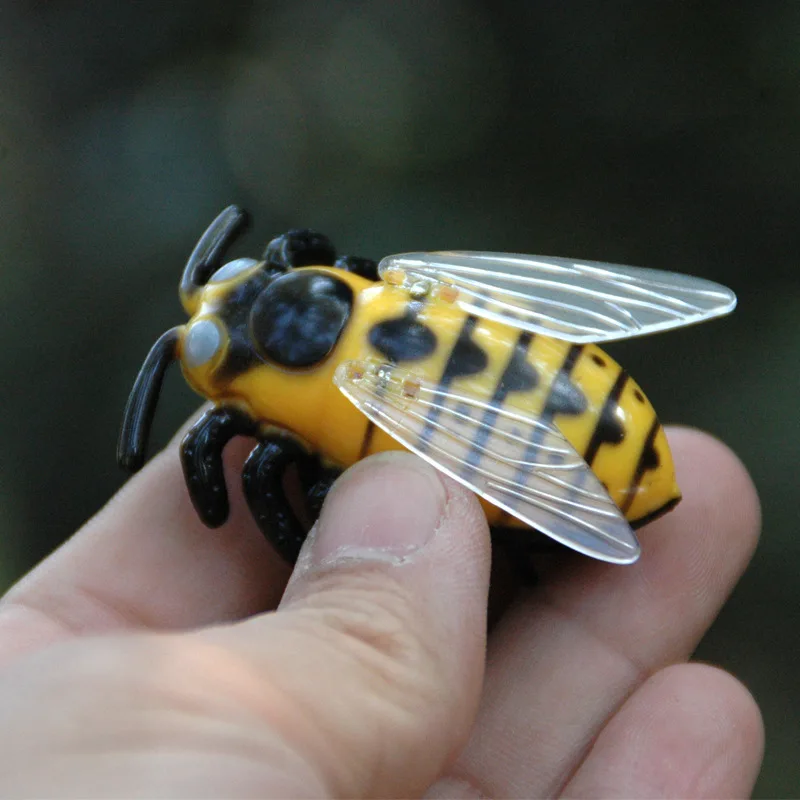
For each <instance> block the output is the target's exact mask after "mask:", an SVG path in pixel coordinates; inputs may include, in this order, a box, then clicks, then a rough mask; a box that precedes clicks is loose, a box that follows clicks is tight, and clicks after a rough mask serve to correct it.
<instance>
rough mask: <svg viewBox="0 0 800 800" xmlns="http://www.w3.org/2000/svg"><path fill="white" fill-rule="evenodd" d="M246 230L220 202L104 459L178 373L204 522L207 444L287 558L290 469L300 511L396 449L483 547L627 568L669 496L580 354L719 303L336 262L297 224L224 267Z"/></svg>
mask: <svg viewBox="0 0 800 800" xmlns="http://www.w3.org/2000/svg"><path fill="white" fill-rule="evenodd" d="M247 224H248V217H247V214H246V213H245V212H244V211H242V210H241V209H239V208H237V207H235V206H231V207H229V208H227V209H225V210H224V211H223V212H222V213H221V214H220V215H219V216H218V217H217V219H216V220H214V222H213V223H212V224H211V226H210V227H209V228H208V230H207V231H206V232H205V234H204V235H203V236H202V238H201V239H200V241H199V242H198V244H197V246H196V247H195V249H194V252H193V253H192V255H191V257H190V258H189V261H188V263H187V265H186V268H185V270H184V273H183V277H182V279H181V283H180V296H181V301H182V303H183V307H184V309H185V310H186V312H187V314H188V315H189V316H190V320H189V322H188V323H187V324H186V325H182V326H179V327H176V328H172V329H171V330H169V331H167V332H166V333H165V334H163V336H161V338H160V339H159V340H158V341H157V342H156V344H155V345H154V346H153V348H152V350H151V351H150V353H149V355H148V356H147V358H146V360H145V362H144V365H143V366H142V369H141V371H140V373H139V376H138V378H137V380H136V383H135V385H134V387H133V390H132V392H131V395H130V398H129V400H128V404H127V407H126V409H125V415H124V420H123V424H122V431H121V435H120V440H119V448H118V453H117V456H118V460H119V463H120V464H121V465H122V466H123V467H125V468H126V469H128V470H131V471H135V470H137V469H139V468H140V467H141V466H142V464H143V462H144V458H145V449H146V444H147V439H148V435H149V432H150V427H151V422H152V419H153V415H154V412H155V406H156V403H157V400H158V395H159V392H160V389H161V384H162V380H163V376H164V372H165V370H166V368H167V366H168V365H169V364H170V363H171V362H173V361H180V364H181V368H182V370H183V374H184V376H185V377H186V380H187V381H188V383H189V385H190V386H191V387H192V388H193V389H194V390H196V391H197V392H199V393H200V394H201V395H203V396H204V397H206V398H208V399H209V400H211V401H212V402H213V404H214V406H213V408H212V409H211V410H210V411H208V412H207V413H206V414H205V415H204V416H203V417H202V418H201V419H200V420H199V421H198V422H197V423H196V424H195V425H194V426H193V427H192V429H191V430H190V431H189V433H188V434H187V436H186V438H185V439H184V441H183V443H182V446H181V456H182V462H183V468H184V472H185V476H186V484H187V486H188V489H189V494H190V496H191V499H192V502H193V503H194V506H195V508H196V509H197V512H198V514H199V515H200V517H201V518H202V520H203V522H205V523H206V524H207V525H209V526H210V527H216V526H219V525H221V524H222V523H223V522H225V520H226V518H227V515H228V496H227V490H226V486H225V482H224V477H223V468H222V450H223V448H224V447H225V445H226V444H227V442H229V441H230V439H231V438H232V437H234V436H253V437H255V438H256V439H257V440H258V444H257V446H256V447H255V449H254V450H253V451H252V453H251V454H250V456H249V457H248V459H247V461H246V463H245V465H244V468H243V474H242V480H243V484H244V493H245V496H246V498H247V502H248V504H249V506H250V509H251V511H252V513H253V515H254V517H255V519H256V520H257V522H258V524H259V526H260V527H261V529H262V530H263V532H264V534H265V535H266V536H267V537H268V539H269V540H270V541H271V542H272V544H273V545H274V547H275V548H276V549H277V551H278V552H279V553H280V554H281V555H282V556H283V557H284V558H285V559H287V560H288V561H290V562H293V561H294V560H295V559H296V558H297V555H298V552H299V549H300V546H301V545H302V543H303V540H304V538H305V535H306V530H305V528H304V526H303V525H302V524H301V523H300V521H299V519H298V516H297V514H296V512H295V509H294V507H293V505H292V503H290V502H289V500H288V498H287V497H286V494H285V490H284V478H285V476H286V472H287V470H288V469H289V468H290V467H294V468H295V469H296V471H297V475H298V476H299V481H300V485H301V487H302V490H303V494H304V496H305V499H306V500H307V506H308V512H309V514H310V515H311V516H314V515H316V514H318V513H319V509H320V507H321V505H322V501H323V500H324V497H325V495H326V493H327V491H328V490H329V489H330V487H331V485H332V483H333V481H334V480H335V479H336V477H337V476H338V475H339V474H340V473H341V471H342V470H343V469H345V468H346V467H348V466H349V465H351V464H353V463H354V462H355V461H357V460H359V459H361V458H364V457H365V456H367V455H369V454H371V453H377V452H380V451H383V450H390V449H404V448H405V449H408V450H411V451H413V452H415V453H417V454H418V455H420V456H421V457H422V458H424V459H426V460H427V461H428V462H430V463H431V464H433V465H434V466H435V467H436V468H438V469H439V470H441V471H442V472H445V473H447V474H448V475H450V476H451V477H452V478H454V479H455V480H457V481H460V482H461V483H462V484H464V485H465V486H467V487H469V488H470V489H472V490H473V491H475V492H476V493H477V494H478V495H480V496H481V498H483V502H484V508H485V510H486V512H487V517H488V520H489V523H490V525H491V526H492V529H493V533H494V534H495V535H496V536H497V537H498V539H499V540H501V541H502V540H504V539H505V540H507V541H509V542H517V543H519V542H523V543H525V542H528V541H530V542H533V541H535V538H536V534H535V533H534V531H532V530H531V529H532V528H533V529H535V531H539V532H540V533H543V534H546V535H547V536H549V537H551V538H552V539H554V540H556V541H557V542H561V543H562V544H564V545H567V546H568V547H571V548H573V549H575V550H577V551H579V552H581V553H584V554H586V555H589V556H592V557H594V558H598V559H601V560H604V561H609V562H615V563H620V564H627V563H632V562H634V561H635V560H636V559H637V558H638V556H639V544H638V542H637V539H636V536H635V534H634V532H633V529H635V528H637V527H639V526H641V525H643V524H645V523H646V522H649V521H650V520H652V519H654V518H655V517H657V516H659V515H661V514H663V513H665V512H666V511H668V510H669V509H671V508H672V507H673V506H674V505H675V504H676V503H677V502H678V501H679V499H680V491H679V489H678V486H677V484H676V481H675V473H674V467H673V463H672V457H671V454H670V451H669V446H668V444H667V440H666V437H665V435H664V431H663V429H662V427H661V425H660V424H659V422H658V419H657V418H656V415H655V412H654V411H653V408H652V406H651V405H650V403H649V401H648V400H647V398H646V397H645V396H644V394H643V392H642V391H641V389H640V388H639V387H638V386H637V385H636V384H635V383H634V381H633V380H632V379H631V378H629V377H628V375H627V373H625V372H624V371H623V370H622V369H621V368H620V367H619V366H618V365H617V364H616V363H615V362H614V361H613V360H612V359H611V358H610V357H609V356H608V355H606V353H604V352H603V351H602V350H600V349H599V348H598V347H597V346H596V343H598V342H608V341H613V340H617V339H627V338H630V337H634V336H642V335H644V334H648V333H654V332H656V331H662V330H668V329H670V328H678V327H682V326H684V325H691V324H694V323H697V322H701V321H703V320H707V319H711V318H712V317H717V316H721V315H723V314H727V313H729V312H730V311H732V310H733V308H734V306H735V305H736V298H735V296H734V294H733V293H732V292H731V291H730V290H728V289H726V288H725V287H723V286H720V285H718V284H715V283H711V282H709V281H705V280H700V279H698V278H693V277H689V276H685V275H677V274H672V273H668V272H659V271H654V270H646V269H638V268H633V267H625V266H617V265H612V264H603V263H597V262H588V261H570V260H567V259H562V258H543V257H537V256H524V255H509V254H500V253H480V252H474V253H470V252H440V253H409V254H404V255H396V256H390V257H388V258H385V259H384V260H383V261H381V262H380V264H379V265H376V264H375V262H374V261H370V260H368V259H363V258H355V257H344V258H339V259H338V260H337V258H336V254H335V251H334V249H333V247H332V245H331V243H330V242H329V241H328V239H327V238H325V237H324V236H322V235H320V234H316V233H313V232H311V231H306V230H299V231H290V232H289V233H287V234H285V235H283V236H280V237H278V238H277V239H274V240H273V241H272V242H270V244H269V245H268V246H267V248H266V251H265V253H264V255H263V258H262V259H261V260H255V259H251V258H239V259H236V260H234V261H229V262H228V263H223V261H224V255H225V253H226V251H227V250H228V248H229V246H230V245H231V243H232V242H233V241H234V240H235V239H236V238H237V237H238V236H239V235H240V233H241V232H242V231H243V229H244V228H245V227H246V226H247Z"/></svg>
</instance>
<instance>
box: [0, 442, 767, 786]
mask: <svg viewBox="0 0 800 800" xmlns="http://www.w3.org/2000/svg"><path fill="white" fill-rule="evenodd" d="M669 435H670V441H671V446H672V448H673V453H674V455H675V460H676V463H677V470H678V478H679V480H680V482H681V486H682V488H683V491H684V501H683V502H682V503H681V505H680V506H679V507H678V509H677V510H676V511H675V512H673V513H672V514H670V515H668V516H667V517H665V518H663V519H662V520H659V521H658V522H656V523H654V524H653V525H651V526H649V527H648V528H647V529H645V530H643V531H641V532H640V536H641V541H642V545H643V554H642V557H641V559H640V561H639V562H638V563H637V564H636V565H634V566H631V567H619V566H610V565H605V564H600V563H597V562H593V561H590V560H588V559H586V558H582V557H580V556H576V555H574V554H570V553H565V552H562V553H558V554H556V555H548V556H546V557H542V559H541V560H540V571H541V573H542V576H543V577H542V580H541V583H540V584H539V585H538V586H537V587H536V588H534V589H523V590H521V589H519V588H515V587H514V586H513V585H512V584H510V583H509V582H508V581H506V580H504V578H503V572H504V568H503V563H502V559H499V558H498V559H497V565H496V568H495V576H494V582H493V598H494V599H493V604H492V605H493V608H492V619H493V623H492V625H491V626H490V632H489V634H488V638H487V635H486V630H487V624H486V608H487V593H488V587H489V575H490V547H489V539H488V534H487V529H486V525H485V520H484V519H483V517H482V515H481V512H480V508H479V506H478V503H477V502H476V501H475V499H474V498H473V497H472V496H471V495H470V494H469V493H468V492H466V491H465V490H464V489H462V488H461V487H459V486H458V485H456V484H455V483H453V482H451V481H449V480H446V479H442V478H441V477H440V476H438V475H437V474H436V473H434V472H433V471H432V470H431V469H430V468H429V467H427V466H426V465H425V464H424V463H423V462H421V461H420V460H418V459H416V458H415V457H413V456H410V455H407V454H401V453H392V454H386V455H383V456H379V457H377V458H373V459H369V460H368V461H366V462H362V463H361V464H359V465H357V466H355V467H354V468H352V469H351V470H349V471H348V472H347V473H346V474H345V475H344V476H343V478H342V479H341V480H340V482H339V483H338V484H337V486H336V488H335V489H334V490H333V492H332V494H331V496H330V497H329V499H328V501H327V503H326V506H325V508H324V509H323V514H322V517H321V519H320V522H319V524H318V525H317V527H316V528H315V530H314V532H313V534H312V536H311V537H310V540H309V542H308V543H307V546H306V548H305V549H304V551H303V553H302V556H301V559H300V562H299V563H298V566H297V568H296V569H295V570H294V573H293V574H292V575H291V580H289V583H288V586H286V581H287V579H288V578H289V570H288V569H287V568H286V567H285V566H284V565H282V564H281V563H280V562H279V561H278V560H277V558H276V557H275V556H274V554H273V553H272V551H271V549H270V548H269V546H268V545H267V544H266V543H265V541H264V540H263V538H262V537H261V535H260V534H259V533H258V531H257V530H256V528H255V526H254V524H253V523H252V522H251V520H250V519H249V517H248V514H247V511H246V509H245V507H244V503H243V500H242V497H241V496H240V493H239V492H232V498H231V499H232V517H231V520H230V522H229V523H228V525H227V526H226V527H224V528H222V529H220V530H218V531H210V530H208V529H206V528H204V527H203V526H202V525H201V523H200V522H199V521H198V520H197V517H196V515H195V514H194V512H193V510H192V508H191V506H190V505H189V501H188V499H187V496H186V491H185V489H184V488H183V486H182V476H181V473H180V467H179V464H178V458H177V448H176V446H175V443H173V444H172V445H171V446H170V447H168V448H167V450H166V451H165V452H164V453H162V454H161V455H160V456H158V457H157V458H155V459H154V460H153V461H152V462H151V463H150V464H149V465H148V466H147V467H146V468H145V469H144V470H143V471H142V472H141V473H139V474H138V475H136V476H135V477H134V478H133V479H132V480H131V481H129V483H128V484H127V485H126V486H125V488H124V489H123V490H122V491H121V492H120V493H119V494H118V495H117V496H116V497H115V498H114V499H113V500H112V501H111V502H110V503H109V504H108V506H107V507H106V508H104V509H103V510H102V511H101V512H100V513H99V514H98V515H97V516H96V517H94V519H92V520H91V521H90V522H89V523H88V524H87V525H86V526H85V527H84V528H83V529H82V530H80V531H79V532H78V533H77V534H76V535H75V536H74V537H73V538H72V539H71V540H70V541H69V542H67V543H66V544H65V545H64V546H63V547H61V548H60V549H59V550H58V551H56V552H55V553H54V554H53V555H52V556H51V557H50V558H48V559H47V560H46V561H45V562H44V563H42V564H41V565H40V566H39V567H38V568H36V569H35V570H34V571H33V572H32V573H31V574H29V575H28V576H27V577H25V578H24V579H23V580H22V581H21V582H20V583H19V584H18V585H17V586H15V587H14V588H13V589H12V590H11V591H10V592H9V593H8V594H7V595H6V597H5V598H4V599H3V600H2V603H0V796H2V797H9V798H11V797H43V796H47V797H52V798H65V797H81V798H93V797H104V798H107V797H141V798H153V797H171V798H181V797H185V798H202V797H226V798H245V797H248V798H250V797H259V798H268V797H276V798H277V797H385V796H394V797H413V796H420V795H427V796H430V797H467V798H468V797H495V796H496V797H539V796H551V795H558V796H564V797H583V798H586V797H637V798H644V797H667V796H671V797H684V798H686V797H739V796H742V797H743V796H746V795H748V794H749V793H750V791H751V789H752V786H753V783H754V780H755V778H756V775H757V772H758V768H759V765H760V762H761V755H762V747H763V730H762V722H761V717H760V715H759V712H758V709H757V706H756V705H755V703H754V701H753V699H752V697H751V696H750V694H749V693H748V692H747V690H746V689H745V688H744V687H743V686H742V685H741V684H740V683H738V682H737V681H736V679H734V678H733V677H731V676H730V675H728V674H727V673H725V672H723V671H721V670H718V669H716V668H714V667H711V666H707V665H701V664H692V663H688V662H687V660H688V658H689V656H690V654H691V652H692V650H693V648H694V647H695V646H696V644H697V642H698V641H699V639H700V637H701V636H702V635H703V633H704V631H706V630H707V628H708V627H709V625H710V624H711V622H712V621H713V620H714V618H715V616H716V615H717V613H718V611H719V610H720V607H721V606H722V604H723V603H724V601H725V599H726V597H727V596H728V594H729V592H730V591H731V589H732V588H733V586H734V585H735V583H736V581H737V579H738V578H739V576H740V575H741V573H742V571H743V570H744V568H745V566H746V564H747V562H748V560H749V559H750V556H751V554H752V552H753V548H754V546H755V543H756V538H757V532H758V528H759V508H758V501H757V498H756V494H755V491H754V489H753V486H752V484H751V482H750V479H749V478H748V476H747V473H746V472H745V470H744V469H743V467H742V466H741V465H740V463H739V462H738V461H737V460H736V458H735V457H734V456H733V455H732V454H731V453H730V451H729V450H727V449H726V448H725V447H724V446H723V445H722V444H720V443H719V442H717V441H715V440H713V439H711V438H710V437H708V436H706V435H704V434H700V433H698V432H694V431H689V430H675V429H673V430H671V431H670V432H669ZM246 447H247V443H244V442H242V443H234V444H233V445H232V446H231V447H229V448H228V452H227V454H226V458H227V460H228V466H227V468H228V473H229V474H228V479H229V485H230V486H236V481H237V479H238V465H240V464H241V462H242V458H243V455H244V452H245V450H246ZM498 589H499V591H497V593H496V596H495V594H494V593H495V591H496V590H498Z"/></svg>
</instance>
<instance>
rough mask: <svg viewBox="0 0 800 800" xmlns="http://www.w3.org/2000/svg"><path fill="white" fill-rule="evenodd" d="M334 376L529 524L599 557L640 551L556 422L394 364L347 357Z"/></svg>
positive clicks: (358, 400) (428, 455)
mask: <svg viewBox="0 0 800 800" xmlns="http://www.w3.org/2000/svg"><path fill="white" fill-rule="evenodd" d="M334 380H335V382H336V385H337V386H338V387H339V389H341V391H342V392H343V393H344V394H345V396H346V397H347V398H349V399H350V400H351V401H352V402H353V403H354V404H355V405H356V406H357V407H358V408H359V409H360V410H361V411H362V412H363V413H364V414H365V415H366V416H367V417H368V418H369V419H370V420H372V422H374V423H375V424H376V425H377V426H379V427H380V428H382V429H383V430H385V431H386V432H387V433H388V434H389V435H391V436H392V437H393V438H394V439H396V440H397V441H398V442H400V443H401V444H403V445H404V446H405V447H407V448H408V449H409V450H411V451H413V452H415V453H417V454H418V455H420V456H422V458H424V459H425V460H427V461H428V462H429V463H431V464H433V466H435V467H436V468H437V469H439V470H441V471H442V472H445V473H447V474H448V475H450V476H451V477H452V478H455V479H456V480H457V481H459V482H460V483H462V484H464V485H465V486H467V487H468V488H470V489H472V490H473V491H474V492H477V493H478V494H479V495H481V496H482V497H485V498H486V499H487V500H489V501H490V502H491V503H493V504H494V505H496V506H498V507H500V508H502V509H504V510H505V511H507V512H508V513H510V514H513V515H514V516H515V517H517V518H518V519H520V520H522V521H523V522H525V523H527V524H528V525H530V526H532V527H534V528H536V529H537V530H539V531H541V532H542V533H545V534H547V535H548V536H550V537H552V538H553V539H555V540H556V541H559V542H561V543H562V544H565V545H567V546H568V547H571V548H573V549H574V550H578V551H579V552H581V553H585V554H586V555H589V556H592V557H594V558H598V559H601V560H603V561H611V562H614V563H618V564H630V563H632V562H634V561H636V559H637V558H638V557H639V543H638V542H637V540H636V536H635V534H634V533H633V530H632V529H631V527H630V525H629V524H628V522H627V521H626V519H625V517H624V516H623V514H622V512H621V511H620V510H619V508H618V507H617V505H616V504H615V503H614V501H613V500H612V499H611V497H610V496H609V495H608V493H607V492H606V490H605V488H604V487H603V485H602V484H601V483H600V481H599V480H598V479H597V477H596V476H595V475H594V473H593V472H592V471H591V469H590V468H589V467H588V466H587V464H586V462H585V461H584V460H583V458H581V456H580V455H579V454H578V453H577V451H576V450H575V449H574V448H573V447H572V445H571V444H570V443H569V442H568V441H567V440H566V439H565V438H564V436H563V434H562V433H561V432H560V431H559V430H558V428H556V427H555V426H554V425H553V424H551V423H549V422H547V421H544V420H540V419H537V418H535V417H533V416H528V415H525V414H522V413H520V412H518V411H516V410H510V409H506V408H502V407H497V406H495V405H493V404H491V403H487V402H484V401H482V400H478V399H476V398H474V397H470V396H468V395H465V394H459V393H455V392H452V391H450V390H443V389H441V388H440V387H439V386H438V385H437V384H433V383H427V382H425V381H421V380H419V379H418V378H417V377H415V375H414V374H413V373H411V372H408V371H407V370H404V369H401V368H399V367H396V366H392V365H389V364H380V363H377V362H373V361H349V362H346V363H344V364H342V365H340V366H339V368H338V369H337V371H336V374H335V376H334Z"/></svg>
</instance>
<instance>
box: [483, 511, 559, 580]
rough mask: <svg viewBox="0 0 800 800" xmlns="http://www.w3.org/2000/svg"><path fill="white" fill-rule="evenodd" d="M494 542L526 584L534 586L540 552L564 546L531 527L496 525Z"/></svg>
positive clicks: (556, 549) (551, 551)
mask: <svg viewBox="0 0 800 800" xmlns="http://www.w3.org/2000/svg"><path fill="white" fill-rule="evenodd" d="M491 532H492V544H493V545H494V546H495V547H498V548H500V549H501V550H503V551H504V552H505V554H506V556H507V558H508V561H509V564H510V565H511V568H512V569H513V570H514V572H515V573H516V574H517V577H518V578H519V580H520V583H522V584H523V585H525V586H528V587H533V586H535V585H536V583H538V580H539V576H538V575H537V573H536V567H535V566H534V558H535V556H536V555H537V553H538V554H546V553H556V552H558V551H559V550H561V551H563V550H564V547H563V546H562V545H560V544H559V543H558V542H556V541H554V540H553V539H551V538H550V537H548V536H544V535H543V534H541V533H539V532H538V531H535V530H533V529H531V528H524V527H519V528H516V527H512V526H510V525H509V526H501V525H495V526H492V527H491Z"/></svg>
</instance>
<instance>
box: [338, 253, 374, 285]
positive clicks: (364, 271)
mask: <svg viewBox="0 0 800 800" xmlns="http://www.w3.org/2000/svg"><path fill="white" fill-rule="evenodd" d="M334 266H335V267H338V268H339V269H343V270H346V271H347V272H354V273H355V274H356V275H360V276H361V277H362V278H366V279H367V280H369V281H377V280H378V264H377V263H376V262H375V261H373V260H372V259H371V258H360V257H359V256H342V257H341V258H339V259H337V261H336V263H335V264H334Z"/></svg>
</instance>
